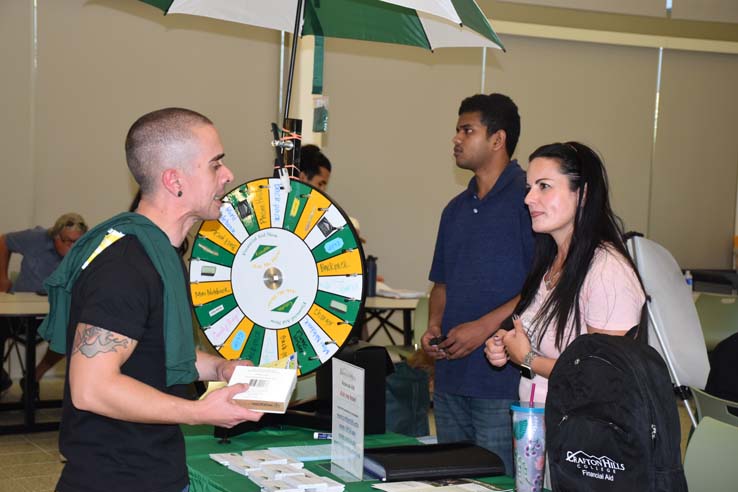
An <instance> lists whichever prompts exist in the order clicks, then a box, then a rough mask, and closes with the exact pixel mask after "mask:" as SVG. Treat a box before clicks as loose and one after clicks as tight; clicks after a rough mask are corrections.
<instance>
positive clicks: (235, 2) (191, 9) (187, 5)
mask: <svg viewBox="0 0 738 492" xmlns="http://www.w3.org/2000/svg"><path fill="white" fill-rule="evenodd" d="M140 1H142V2H144V3H147V4H150V5H153V6H155V7H157V8H159V9H161V10H163V11H164V13H165V14H188V15H196V16H202V17H210V18H214V19H220V20H225V21H230V22H236V23H240V24H247V25H252V26H258V27H264V28H268V29H276V30H279V31H284V32H291V33H294V32H297V33H299V34H300V36H305V35H313V36H315V38H316V50H315V51H316V62H315V65H316V67H319V68H318V71H317V72H316V73H317V75H316V76H315V78H314V91H315V92H316V93H318V92H319V90H320V87H322V65H323V62H322V53H323V44H322V39H323V38H324V37H332V38H344V39H358V40H365V41H374V42H382V43H391V44H401V45H408V46H417V47H420V48H425V49H429V50H434V49H436V48H452V47H480V48H486V47H489V48H498V49H502V50H504V47H503V46H502V43H501V42H500V40H499V38H498V37H497V35H496V34H495V32H494V30H493V29H492V26H490V24H489V21H487V18H486V17H485V16H484V13H483V12H482V11H481V9H480V8H479V6H478V5H477V3H476V1H475V0H140ZM300 36H293V39H292V56H291V57H290V66H289V70H288V72H287V75H288V79H287V90H286V93H285V104H284V113H283V115H284V121H285V127H287V126H288V125H287V123H286V122H287V120H288V115H289V111H290V100H291V96H292V81H293V75H294V62H295V53H296V50H297V39H298V38H299V37H300ZM273 127H274V125H273ZM276 139H277V136H276V130H275V140H276ZM278 152H279V151H278Z"/></svg>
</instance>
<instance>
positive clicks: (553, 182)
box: [485, 142, 645, 402]
mask: <svg viewBox="0 0 738 492" xmlns="http://www.w3.org/2000/svg"><path fill="white" fill-rule="evenodd" d="M526 179H527V183H528V189H529V191H528V193H527V195H526V197H525V203H526V205H527V206H528V210H529V211H530V216H531V221H532V225H533V230H534V231H535V232H536V233H537V234H536V250H535V257H534V260H533V266H532V269H531V272H530V274H529V275H528V277H527V279H526V281H525V283H524V284H523V289H522V291H521V293H520V300H519V302H518V304H517V306H516V307H515V310H514V313H513V325H514V329H513V330H510V331H505V330H498V332H497V333H496V334H495V336H494V337H492V338H490V339H489V340H488V341H487V344H486V347H485V354H486V356H487V359H488V360H489V361H490V363H492V364H493V365H495V366H498V367H501V366H503V365H505V364H506V363H507V362H508V360H509V361H512V362H513V363H515V364H518V365H520V366H521V369H522V370H521V373H522V375H523V376H524V377H522V378H521V381H520V387H519V396H520V398H521V400H528V398H529V397H530V393H531V387H532V386H531V385H532V384H533V383H535V384H536V392H535V400H536V401H538V402H545V399H546V393H547V390H548V376H549V375H550V374H551V370H552V369H553V366H554V364H555V363H556V359H557V358H558V356H559V355H560V354H561V352H562V351H563V350H564V349H565V348H566V347H567V346H568V345H569V343H571V341H572V340H573V339H574V338H575V337H577V336H579V335H580V334H583V333H605V334H608V335H624V334H625V333H627V332H628V331H629V330H630V329H631V328H633V327H635V326H637V325H638V324H639V321H640V316H641V309H642V307H643V303H644V302H645V295H644V292H643V288H642V286H641V283H640V280H639V278H638V274H637V273H636V269H635V267H634V265H633V262H632V260H631V259H630V257H629V255H628V253H627V250H626V249H625V245H624V243H623V239H622V227H621V225H620V219H618V217H617V216H616V215H615V214H614V213H613V211H612V209H611V207H610V200H609V196H608V194H609V193H608V182H607V173H606V172H605V167H604V165H603V163H602V161H601V160H600V158H599V156H598V155H597V154H596V153H595V152H594V151H593V150H592V149H590V148H589V147H587V146H586V145H583V144H581V143H578V142H566V143H554V144H550V145H544V146H542V147H539V148H538V149H537V150H536V151H535V152H533V154H531V156H530V164H529V166H528V171H527V178H526Z"/></svg>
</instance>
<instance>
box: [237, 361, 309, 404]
mask: <svg viewBox="0 0 738 492" xmlns="http://www.w3.org/2000/svg"><path fill="white" fill-rule="evenodd" d="M238 383H246V384H248V385H249V387H248V389H247V390H246V391H244V392H243V393H238V394H237V395H236V396H234V397H233V401H235V402H236V403H238V404H239V405H241V406H243V407H245V408H248V409H250V410H257V411H259V412H267V413H284V412H286V411H287V406H288V404H289V402H290V398H291V397H292V392H293V391H294V389H295V385H296V384H297V371H296V370H295V369H280V368H276V367H255V366H237V367H236V368H235V370H234V371H233V376H231V380H230V381H228V386H232V385H234V384H238Z"/></svg>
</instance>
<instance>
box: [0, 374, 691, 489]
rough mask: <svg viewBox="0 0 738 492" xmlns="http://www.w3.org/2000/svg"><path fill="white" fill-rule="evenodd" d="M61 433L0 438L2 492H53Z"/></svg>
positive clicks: (52, 383) (54, 385)
mask: <svg viewBox="0 0 738 492" xmlns="http://www.w3.org/2000/svg"><path fill="white" fill-rule="evenodd" d="M63 384H64V380H63V379H62V378H61V377H53V378H47V379H44V381H42V385H41V394H42V396H44V397H45V398H60V397H61V394H62V388H63ZM19 397H20V389H19V387H18V384H17V382H16V384H15V385H14V386H13V388H11V390H10V391H9V392H8V393H6V394H5V395H4V396H3V401H11V400H13V399H18V398H19ZM42 412H43V414H42V415H41V416H40V418H41V419H51V418H56V419H58V413H59V410H58V409H47V410H42ZM429 416H430V417H431V419H430V428H431V434H435V425H434V422H433V418H432V412H431V414H429ZM679 417H680V420H681V427H682V456H684V450H685V449H686V443H687V436H688V433H689V428H690V423H689V416H688V415H687V412H686V411H685V410H684V407H683V405H681V403H680V404H679ZM20 418H21V416H20V414H19V412H18V413H16V412H2V413H0V424H3V423H10V422H13V423H16V422H18V421H19V419H20ZM58 437H59V435H58V432H43V433H36V434H17V435H0V492H53V491H54V486H55V485H56V481H57V479H58V478H59V474H60V473H61V469H62V467H63V464H62V461H61V456H60V454H59V450H58Z"/></svg>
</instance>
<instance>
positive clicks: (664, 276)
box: [627, 236, 710, 389]
mask: <svg viewBox="0 0 738 492" xmlns="http://www.w3.org/2000/svg"><path fill="white" fill-rule="evenodd" d="M627 246H628V250H629V251H630V254H631V256H632V257H633V260H634V262H635V264H636V267H637V268H638V273H640V275H641V280H643V285H644V287H645V289H646V294H648V296H649V297H650V301H649V303H648V311H649V328H648V342H649V344H650V345H651V346H652V347H654V348H655V349H656V350H657V351H658V352H659V353H660V354H661V356H662V357H663V358H664V360H665V361H666V365H667V366H668V367H669V372H670V373H671V378H672V381H673V382H674V383H675V384H677V385H679V386H691V387H694V388H699V389H704V388H705V383H706V382H707V376H708V374H709V372H710V362H709V360H708V358H707V349H706V348H705V339H704V335H703V334H702V327H701V325H700V319H699V317H698V316H697V310H696V309H695V306H694V301H693V299H692V291H691V290H690V289H689V287H688V286H687V284H686V282H685V281H684V277H683V276H682V271H681V269H680V268H679V265H678V264H677V262H676V260H675V259H674V257H673V256H672V255H671V253H669V251H667V250H666V249H665V248H664V247H662V246H661V245H659V244H658V243H655V242H653V241H651V240H649V239H645V238H643V237H640V236H633V237H631V238H630V239H628V241H627Z"/></svg>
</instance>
